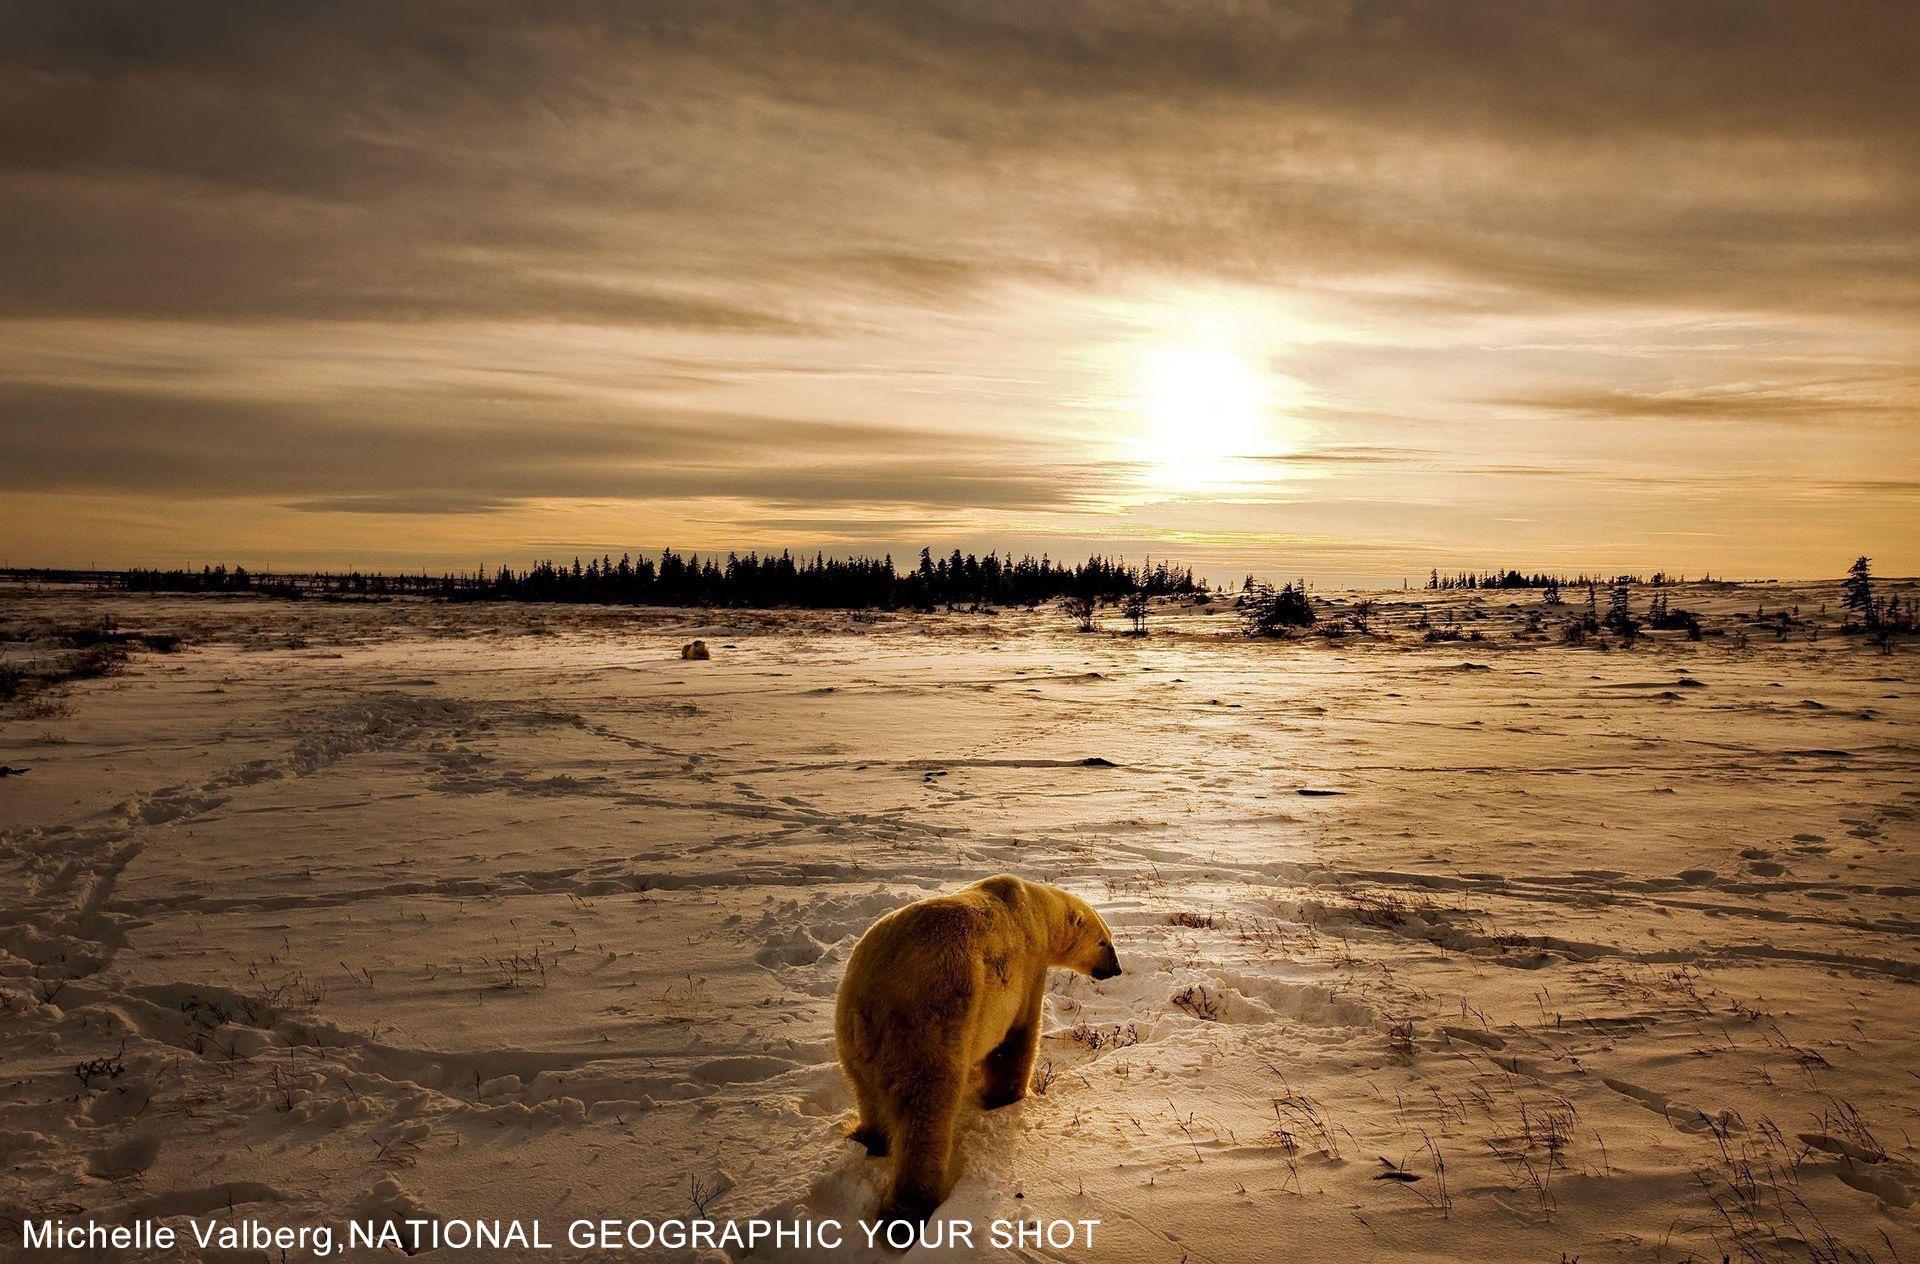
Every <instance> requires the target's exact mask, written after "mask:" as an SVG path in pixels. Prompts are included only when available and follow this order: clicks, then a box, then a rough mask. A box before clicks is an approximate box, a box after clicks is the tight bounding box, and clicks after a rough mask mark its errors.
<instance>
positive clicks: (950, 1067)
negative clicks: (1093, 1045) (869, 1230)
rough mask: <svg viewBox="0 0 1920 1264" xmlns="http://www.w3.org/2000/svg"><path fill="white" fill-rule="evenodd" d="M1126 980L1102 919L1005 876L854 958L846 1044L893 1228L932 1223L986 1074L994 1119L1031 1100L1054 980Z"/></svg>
mask: <svg viewBox="0 0 1920 1264" xmlns="http://www.w3.org/2000/svg"><path fill="white" fill-rule="evenodd" d="M1052 966H1061V967H1064V968H1066V969H1069V970H1076V971H1078V972H1080V973H1081V974H1086V975H1091V976H1093V977H1094V978H1096V979H1110V978H1112V977H1113V976H1115V975H1116V974H1119V973H1120V959H1119V957H1118V956H1117V955H1116V954H1115V953H1114V950H1113V934H1112V932H1111V931H1109V930H1108V929H1107V924H1106V922H1105V921H1104V920H1103V919H1102V918H1101V916H1100V914H1098V913H1096V912H1094V911H1093V908H1092V906H1091V905H1089V904H1088V903H1087V902H1086V901H1085V900H1083V899H1081V898H1080V897H1079V896H1077V895H1072V894H1069V893H1068V892H1066V891H1062V890H1061V889H1060V888H1058V887H1051V886H1045V885H1043V884H1041V883H1038V882H1028V881H1025V880H1024V879H1021V878H1015V877H1011V876H1009V875H1007V874H1001V875H998V876H996V877H992V878H986V879H983V880H982V881H980V882H976V883H974V884H973V885H972V886H970V887H967V888H966V889H964V890H962V891H958V892H955V893H954V894H952V895H942V896H935V897H934V898H932V899H927V900H920V901H918V902H916V903H913V904H909V905H907V906H906V907H905V908H900V909H895V910H894V911H893V912H891V913H889V914H887V915H886V916H885V917H883V918H881V919H880V920H879V921H877V922H875V923H874V924H873V925H872V926H870V927H869V928H868V929H867V933H866V934H864V935H862V936H861V937H860V942H859V943H858V944H856V945H854V949H853V955H852V956H851V957H850V958H849V959H848V961H847V972H846V975H845V977H843V978H842V979H841V981H840V993H839V997H838V999H837V1002H836V1005H835V1010H834V1037H835V1040H836V1043H837V1044H838V1046H839V1053H840V1066H841V1068H842V1069H843V1070H844V1071H845V1072H846V1075H847V1079H849V1080H850V1081H852V1083H853V1091H854V1095H855V1097H856V1098H857V1099H858V1100H859V1103H860V1121H859V1123H858V1125H857V1126H856V1127H855V1128H854V1130H853V1132H852V1133H851V1136H852V1137H853V1139H854V1140H855V1141H858V1142H860V1143H861V1144H862V1145H864V1146H866V1147H867V1152H868V1153H869V1154H874V1155H886V1154H888V1153H891V1154H892V1155H893V1159H894V1168H893V1183H892V1185H891V1187H890V1188H889V1190H888V1192H887V1196H886V1199H885V1201H884V1202H883V1203H882V1205H881V1212H880V1214H881V1217H882V1218H883V1219H886V1220H907V1221H911V1222H913V1223H915V1224H918V1223H921V1222H923V1221H925V1220H926V1218H927V1216H928V1215H929V1214H930V1213H931V1212H932V1211H933V1209H934V1208H935V1207H937V1206H939V1205H940V1202H941V1200H942V1199H944V1198H945V1197H946V1194H947V1160H948V1155H949V1152H950V1151H951V1149H952V1146H953V1128H954V1120H955V1116H956V1115H957V1114H958V1112H959V1109H960V1104H961V1098H962V1096H963V1095H964V1094H965V1093H966V1091H967V1085H968V1081H969V1078H970V1076H971V1074H972V1072H973V1069H974V1068H975V1067H979V1068H980V1069H981V1071H982V1073H983V1078H984V1082H985V1083H984V1092H983V1093H982V1098H981V1104H982V1105H983V1106H985V1107H986V1108H987V1109H989V1110H991V1109H993V1108H994V1107H996V1106H1005V1105H1007V1104H1009V1103H1011V1102H1017V1101H1019V1100H1020V1099H1021V1098H1023V1097H1025V1096H1026V1095H1027V1079H1028V1076H1029V1075H1030V1073H1031V1072H1032V1070H1033V1055H1034V1048H1035V1043H1036V1041H1037V1040H1038V1039H1039V1036H1040V1002H1041V999H1042V997H1043V996H1044V995H1045V992H1046V982H1047V970H1048V968H1049V967H1052Z"/></svg>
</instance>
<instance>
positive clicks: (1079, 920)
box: [1067, 909, 1087, 930]
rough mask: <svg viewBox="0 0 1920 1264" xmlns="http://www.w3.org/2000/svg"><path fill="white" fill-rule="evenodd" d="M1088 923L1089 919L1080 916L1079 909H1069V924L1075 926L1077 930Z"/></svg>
mask: <svg viewBox="0 0 1920 1264" xmlns="http://www.w3.org/2000/svg"><path fill="white" fill-rule="evenodd" d="M1086 924H1087V919H1086V918H1084V917H1082V916H1080V910H1079V909H1068V910H1067V925H1069V926H1071V927H1073V928H1074V929H1075V930H1079V929H1080V928H1081V927H1082V926H1084V925H1086Z"/></svg>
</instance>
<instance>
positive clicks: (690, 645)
mask: <svg viewBox="0 0 1920 1264" xmlns="http://www.w3.org/2000/svg"><path fill="white" fill-rule="evenodd" d="M680 657H681V658H712V657H713V655H712V654H710V653H708V652H707V643H706V642H705V641H688V642H687V643H686V644H685V645H682V646H681V647H680Z"/></svg>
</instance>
